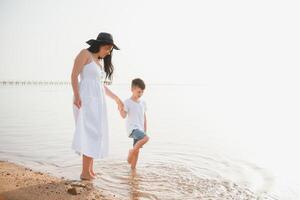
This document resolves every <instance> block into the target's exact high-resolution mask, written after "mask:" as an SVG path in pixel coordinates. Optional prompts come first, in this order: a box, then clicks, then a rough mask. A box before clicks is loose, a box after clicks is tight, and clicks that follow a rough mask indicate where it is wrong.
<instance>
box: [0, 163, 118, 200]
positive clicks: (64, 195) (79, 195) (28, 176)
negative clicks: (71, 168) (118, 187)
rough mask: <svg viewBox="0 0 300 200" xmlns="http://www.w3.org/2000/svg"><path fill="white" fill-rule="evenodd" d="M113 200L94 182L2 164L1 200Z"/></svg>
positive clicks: (0, 170)
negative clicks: (59, 176)
mask: <svg viewBox="0 0 300 200" xmlns="http://www.w3.org/2000/svg"><path fill="white" fill-rule="evenodd" d="M10 199H13V200H39V199H41V200H52V199H55V200H73V199H74V200H83V199H84V200H106V199H107V200H113V199H116V198H114V197H113V196H110V197H108V196H104V195H103V192H102V191H100V190H99V189H96V188H95V187H94V186H93V183H92V182H89V181H76V180H66V179H64V178H57V177H54V176H51V175H49V174H47V173H42V172H37V171H33V170H32V169H30V168H26V167H23V166H21V165H18V164H14V163H11V162H7V161H1V160H0V200H10Z"/></svg>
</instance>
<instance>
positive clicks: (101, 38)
mask: <svg viewBox="0 0 300 200" xmlns="http://www.w3.org/2000/svg"><path fill="white" fill-rule="evenodd" d="M86 43H88V44H89V45H92V44H95V43H108V44H112V45H113V48H114V49H116V50H120V48H119V47H118V46H117V45H115V43H114V40H113V37H112V35H111V34H110V33H104V32H102V33H99V35H98V37H97V39H96V40H94V39H91V40H89V41H87V42H86Z"/></svg>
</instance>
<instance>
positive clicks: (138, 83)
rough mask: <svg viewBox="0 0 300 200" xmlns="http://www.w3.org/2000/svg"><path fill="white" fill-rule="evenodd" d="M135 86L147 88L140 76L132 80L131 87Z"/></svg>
mask: <svg viewBox="0 0 300 200" xmlns="http://www.w3.org/2000/svg"><path fill="white" fill-rule="evenodd" d="M133 87H139V88H141V89H142V90H144V89H145V88H146V86H145V83H144V81H143V80H142V79H140V78H136V79H133V80H132V82H131V88H133Z"/></svg>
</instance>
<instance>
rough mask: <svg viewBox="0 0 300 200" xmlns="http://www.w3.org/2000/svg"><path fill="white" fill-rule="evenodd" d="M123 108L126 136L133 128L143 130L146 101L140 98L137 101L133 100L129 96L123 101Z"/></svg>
mask: <svg viewBox="0 0 300 200" xmlns="http://www.w3.org/2000/svg"><path fill="white" fill-rule="evenodd" d="M124 110H125V111H126V112H127V118H126V128H127V133H128V136H129V135H130V134H131V132H132V130H133V129H139V130H141V131H145V130H144V123H145V118H144V115H145V112H146V110H147V107H146V102H145V101H143V100H140V101H139V102H136V101H133V100H132V99H131V98H129V99H126V100H125V101H124Z"/></svg>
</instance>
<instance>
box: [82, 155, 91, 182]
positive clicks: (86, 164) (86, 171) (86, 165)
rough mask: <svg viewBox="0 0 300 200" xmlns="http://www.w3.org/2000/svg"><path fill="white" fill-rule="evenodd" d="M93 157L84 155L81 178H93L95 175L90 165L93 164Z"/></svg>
mask: <svg viewBox="0 0 300 200" xmlns="http://www.w3.org/2000/svg"><path fill="white" fill-rule="evenodd" d="M91 160H92V158H91V157H88V156H86V155H82V172H81V175H80V179H82V180H91V179H93V176H92V175H91V174H90V165H91Z"/></svg>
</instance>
